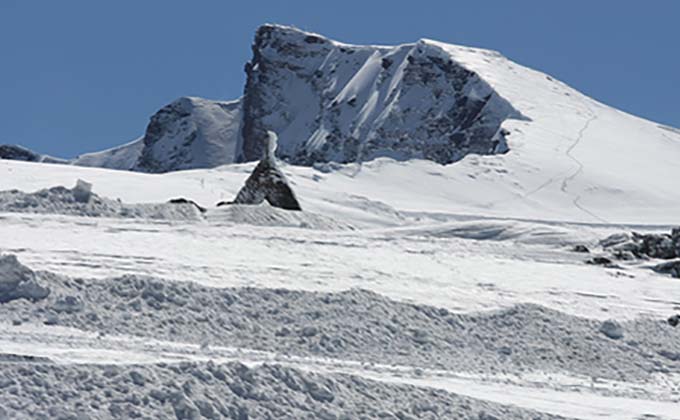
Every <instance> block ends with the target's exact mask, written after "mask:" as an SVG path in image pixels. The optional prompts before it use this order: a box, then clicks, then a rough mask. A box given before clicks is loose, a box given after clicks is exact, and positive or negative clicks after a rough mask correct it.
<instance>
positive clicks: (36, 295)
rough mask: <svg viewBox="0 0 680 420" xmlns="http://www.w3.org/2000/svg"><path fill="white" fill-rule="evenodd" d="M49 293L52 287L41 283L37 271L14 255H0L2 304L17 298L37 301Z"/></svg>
mask: <svg viewBox="0 0 680 420" xmlns="http://www.w3.org/2000/svg"><path fill="white" fill-rule="evenodd" d="M49 294H50V289H49V288H47V287H44V286H42V285H40V284H39V283H38V279H37V277H36V275H35V273H34V272H33V271H32V270H31V269H29V268H28V267H26V266H24V265H22V264H21V263H19V260H17V258H16V257H15V256H14V255H0V304H2V303H7V302H10V301H13V300H17V299H27V300H29V301H31V302H37V301H39V300H42V299H45V298H46V297H47V296H49Z"/></svg>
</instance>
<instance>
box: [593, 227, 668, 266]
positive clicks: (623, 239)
mask: <svg viewBox="0 0 680 420" xmlns="http://www.w3.org/2000/svg"><path fill="white" fill-rule="evenodd" d="M600 244H601V245H602V247H603V248H604V249H605V250H608V251H611V252H612V254H613V255H614V256H615V257H617V258H618V259H629V258H628V256H630V255H633V256H634V257H636V258H659V259H663V260H669V259H673V258H680V227H676V228H674V229H673V230H672V231H671V233H670V234H668V233H661V234H656V233H652V234H641V233H636V232H633V233H632V234H617V235H612V236H610V237H608V238H606V239H604V240H603V241H601V242H600Z"/></svg>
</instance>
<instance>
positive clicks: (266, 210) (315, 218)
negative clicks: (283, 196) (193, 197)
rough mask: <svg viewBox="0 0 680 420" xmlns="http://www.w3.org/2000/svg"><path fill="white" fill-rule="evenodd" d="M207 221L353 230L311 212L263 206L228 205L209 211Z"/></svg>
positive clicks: (344, 224) (265, 204)
mask: <svg viewBox="0 0 680 420" xmlns="http://www.w3.org/2000/svg"><path fill="white" fill-rule="evenodd" d="M206 219H207V220H208V222H210V223H217V224H219V223H234V224H247V225H255V226H280V227H295V228H303V229H317V230H353V229H354V227H353V226H352V225H350V224H348V223H344V222H342V221H339V220H336V219H333V218H331V217H327V216H323V215H320V214H316V213H312V212H309V211H304V212H301V211H287V210H283V209H279V208H276V207H272V206H270V205H269V204H267V203H263V204H261V205H246V204H226V205H221V206H220V207H218V208H217V209H214V210H209V211H208V212H207V213H206Z"/></svg>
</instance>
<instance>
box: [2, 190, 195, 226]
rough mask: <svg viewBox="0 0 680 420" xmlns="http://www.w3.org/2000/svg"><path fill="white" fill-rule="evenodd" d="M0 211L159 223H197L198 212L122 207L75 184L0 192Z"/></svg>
mask: <svg viewBox="0 0 680 420" xmlns="http://www.w3.org/2000/svg"><path fill="white" fill-rule="evenodd" d="M0 212H9V213H41V214H65V215H70V216H87V217H113V218H134V219H139V218H143V219H159V220H200V219H202V216H201V212H200V211H199V210H198V208H197V207H196V206H194V205H192V204H191V203H160V204H155V203H143V204H125V203H122V202H121V201H119V200H111V199H109V198H105V197H100V196H98V195H97V194H94V193H92V192H91V185H89V184H88V183H85V182H83V181H79V182H78V184H76V187H74V188H72V189H69V188H66V187H62V186H58V187H52V188H47V189H42V190H39V191H36V192H32V193H26V192H22V191H19V190H8V191H0Z"/></svg>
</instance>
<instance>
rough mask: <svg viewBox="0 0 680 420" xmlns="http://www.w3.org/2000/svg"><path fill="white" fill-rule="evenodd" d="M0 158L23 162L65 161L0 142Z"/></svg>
mask: <svg viewBox="0 0 680 420" xmlns="http://www.w3.org/2000/svg"><path fill="white" fill-rule="evenodd" d="M0 159H10V160H22V161H25V162H45V163H67V161H66V160H63V159H58V158H54V157H52V156H47V155H41V154H40V153H36V152H34V151H32V150H29V149H26V148H25V147H21V146H17V145H14V144H0Z"/></svg>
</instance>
